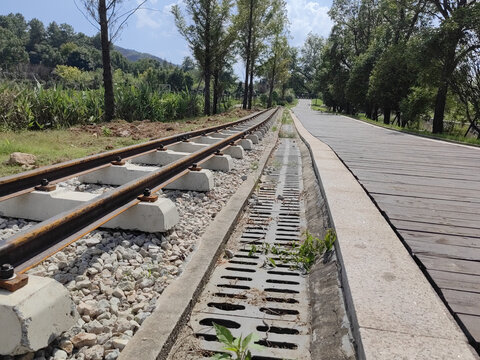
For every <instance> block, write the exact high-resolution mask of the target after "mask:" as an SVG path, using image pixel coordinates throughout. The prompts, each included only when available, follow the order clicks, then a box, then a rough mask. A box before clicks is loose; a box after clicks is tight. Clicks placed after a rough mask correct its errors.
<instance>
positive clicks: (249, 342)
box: [211, 323, 263, 360]
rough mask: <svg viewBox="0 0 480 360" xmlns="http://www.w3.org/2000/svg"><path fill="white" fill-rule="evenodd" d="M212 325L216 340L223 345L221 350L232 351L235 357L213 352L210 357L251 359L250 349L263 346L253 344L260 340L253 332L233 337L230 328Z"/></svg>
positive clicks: (238, 359) (237, 359)
mask: <svg viewBox="0 0 480 360" xmlns="http://www.w3.org/2000/svg"><path fill="white" fill-rule="evenodd" d="M213 327H214V328H215V332H216V333H217V339H218V341H220V342H221V343H222V344H223V345H224V346H223V350H225V351H231V352H233V353H234V356H235V357H232V355H230V354H229V353H220V354H215V355H214V356H213V357H212V358H211V359H217V360H218V359H236V360H251V359H252V353H251V350H252V349H262V348H263V347H262V346H260V345H257V344H255V341H258V340H260V338H259V337H258V336H257V335H256V334H254V333H251V334H249V335H247V336H246V337H245V338H243V337H242V336H240V337H239V338H234V337H233V335H232V333H231V332H230V330H228V329H227V328H226V327H223V326H221V325H218V324H215V323H213Z"/></svg>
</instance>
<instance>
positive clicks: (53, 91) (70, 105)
mask: <svg viewBox="0 0 480 360" xmlns="http://www.w3.org/2000/svg"><path fill="white" fill-rule="evenodd" d="M115 101H116V117H117V118H121V119H124V120H127V121H134V120H145V119H148V120H151V121H169V120H175V119H181V118H185V117H191V116H196V115H198V114H200V111H201V108H202V103H201V98H200V97H198V96H196V95H193V94H190V93H188V92H182V93H164V94H161V93H158V92H155V91H152V90H151V89H150V88H149V87H148V86H147V85H141V86H139V87H135V86H128V85H123V86H120V87H117V88H116V89H115ZM103 106H104V101H103V89H99V90H73V89H64V88H62V87H53V88H48V89H47V88H43V87H42V86H37V87H35V88H32V87H31V86H27V85H20V84H11V83H3V84H1V85H0V122H1V124H0V127H1V128H3V129H9V130H24V129H45V128H63V127H69V126H72V125H77V124H86V123H95V122H99V121H101V120H102V117H103Z"/></svg>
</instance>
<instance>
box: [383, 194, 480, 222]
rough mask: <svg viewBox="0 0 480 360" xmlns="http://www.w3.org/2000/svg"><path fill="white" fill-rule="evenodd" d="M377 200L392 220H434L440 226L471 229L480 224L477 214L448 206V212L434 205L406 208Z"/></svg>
mask: <svg viewBox="0 0 480 360" xmlns="http://www.w3.org/2000/svg"><path fill="white" fill-rule="evenodd" d="M376 200H377V205H378V206H379V207H380V208H381V209H382V210H383V211H385V213H387V214H388V216H389V217H391V218H392V219H403V220H415V219H417V220H419V221H427V220H434V221H436V222H437V223H439V224H445V225H452V226H455V225H459V226H465V227H469V226H471V224H474V223H480V219H479V216H478V215H477V214H476V213H475V212H467V213H466V212H458V211H451V209H449V208H448V206H447V209H448V210H439V209H438V208H436V207H435V206H434V205H433V204H430V208H427V207H422V206H417V207H414V206H404V205H400V204H396V205H392V204H389V203H386V202H383V201H378V200H379V199H378V198H377V199H376ZM460 209H461V208H460ZM479 211H480V209H479Z"/></svg>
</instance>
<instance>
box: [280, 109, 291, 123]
mask: <svg viewBox="0 0 480 360" xmlns="http://www.w3.org/2000/svg"><path fill="white" fill-rule="evenodd" d="M282 124H293V120H292V117H291V116H290V114H289V113H288V111H285V112H284V113H283V117H282Z"/></svg>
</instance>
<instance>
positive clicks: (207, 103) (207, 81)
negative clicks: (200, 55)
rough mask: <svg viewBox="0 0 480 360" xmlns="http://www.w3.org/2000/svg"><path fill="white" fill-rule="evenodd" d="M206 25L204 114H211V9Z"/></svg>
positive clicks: (208, 10)
mask: <svg viewBox="0 0 480 360" xmlns="http://www.w3.org/2000/svg"><path fill="white" fill-rule="evenodd" d="M206 19H207V20H206V23H205V69H204V77H205V92H204V98H205V101H204V107H203V114H204V115H210V114H211V104H210V82H211V79H212V54H211V39H210V8H207V16H206Z"/></svg>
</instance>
